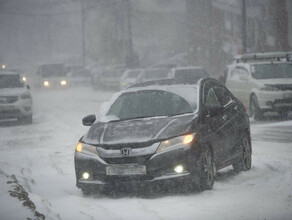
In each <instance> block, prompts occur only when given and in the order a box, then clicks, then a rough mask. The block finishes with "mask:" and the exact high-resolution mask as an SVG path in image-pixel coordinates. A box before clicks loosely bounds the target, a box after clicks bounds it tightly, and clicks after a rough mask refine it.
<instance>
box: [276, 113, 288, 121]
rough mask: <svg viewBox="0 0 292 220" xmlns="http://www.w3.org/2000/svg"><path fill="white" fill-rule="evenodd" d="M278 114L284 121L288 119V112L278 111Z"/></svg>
mask: <svg viewBox="0 0 292 220" xmlns="http://www.w3.org/2000/svg"><path fill="white" fill-rule="evenodd" d="M278 114H279V115H280V117H281V118H282V119H284V120H287V119H288V112H287V111H279V112H278Z"/></svg>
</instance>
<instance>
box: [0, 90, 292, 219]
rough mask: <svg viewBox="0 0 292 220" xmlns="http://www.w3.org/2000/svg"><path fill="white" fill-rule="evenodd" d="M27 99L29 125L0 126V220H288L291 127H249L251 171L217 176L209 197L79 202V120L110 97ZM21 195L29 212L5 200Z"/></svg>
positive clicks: (79, 93)
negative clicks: (76, 167)
mask: <svg viewBox="0 0 292 220" xmlns="http://www.w3.org/2000/svg"><path fill="white" fill-rule="evenodd" d="M32 92H33V98H34V113H35V114H34V123H33V124H32V125H18V124H17V123H16V124H15V123H9V124H6V123H2V124H0V140H1V142H0V184H1V185H0V220H2V219H3V220H10V219H13V220H14V219H26V218H27V217H28V218H32V219H37V218H39V219H42V218H43V217H42V215H41V214H43V215H44V216H45V218H46V219H65V220H67V219H68V220H74V219H78V220H79V219H226V220H227V219H266V220H269V219H271V220H275V219H287V220H288V219H292V217H291V216H292V120H289V121H275V120H274V121H270V122H268V121H264V122H252V139H253V140H252V144H253V166H252V169H251V170H250V171H249V172H241V173H239V174H235V173H234V172H233V170H232V169H231V168H226V169H224V170H222V171H220V172H219V173H218V174H217V177H216V181H215V184H214V188H213V190H212V191H205V192H200V193H198V192H195V193H168V194H160V195H159V196H155V195H153V194H152V195H151V196H145V195H144V196H143V195H135V194H131V193H128V194H122V195H119V196H114V195H102V196H92V197H84V196H83V195H82V193H81V191H80V190H79V189H77V188H76V186H75V174H74V161H73V159H74V158H73V155H74V149H75V145H76V143H77V141H78V139H79V138H80V136H81V135H82V134H84V133H85V131H86V130H87V129H88V128H87V127H83V126H82V125H81V119H82V117H83V116H86V115H88V114H90V113H97V112H98V109H99V106H100V104H101V103H102V102H103V101H105V100H107V99H108V98H109V97H110V96H111V92H101V91H93V90H91V89H90V88H79V89H72V88H71V89H69V90H61V91H32ZM22 190H23V191H26V192H28V195H27V198H28V199H29V200H30V201H31V203H33V204H34V205H35V208H34V207H33V205H30V206H23V205H22V203H23V201H27V198H26V199H25V198H24V200H23V201H21V202H20V201H19V200H18V199H17V198H16V197H17V196H16V197H11V196H9V194H10V193H9V192H8V191H12V192H14V194H13V193H12V195H14V196H15V192H21V191H22ZM22 194H25V193H22ZM18 197H19V195H18ZM20 199H21V198H20ZM22 199H23V198H22ZM26 203H29V202H26ZM28 207H30V209H28ZM34 211H37V213H36V214H37V215H38V214H39V215H38V216H39V217H36V215H35V214H34V213H33V212H34Z"/></svg>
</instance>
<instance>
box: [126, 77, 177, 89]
mask: <svg viewBox="0 0 292 220" xmlns="http://www.w3.org/2000/svg"><path fill="white" fill-rule="evenodd" d="M174 83H175V81H174V79H159V80H153V81H147V82H141V83H137V84H133V85H131V86H129V87H127V89H128V88H135V87H146V86H152V85H173V84H174Z"/></svg>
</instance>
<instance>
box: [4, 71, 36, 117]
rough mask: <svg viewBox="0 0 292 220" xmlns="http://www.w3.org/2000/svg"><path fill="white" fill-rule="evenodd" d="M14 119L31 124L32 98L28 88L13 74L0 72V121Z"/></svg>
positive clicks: (17, 75) (16, 74)
mask: <svg viewBox="0 0 292 220" xmlns="http://www.w3.org/2000/svg"><path fill="white" fill-rule="evenodd" d="M11 118H16V119H18V120H19V121H21V122H25V123H32V98H31V94H30V92H29V86H28V85H26V84H25V83H24V82H23V80H22V78H21V77H20V75H19V74H18V73H15V72H10V71H1V72H0V119H11Z"/></svg>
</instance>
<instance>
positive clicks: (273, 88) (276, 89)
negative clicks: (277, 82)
mask: <svg viewBox="0 0 292 220" xmlns="http://www.w3.org/2000/svg"><path fill="white" fill-rule="evenodd" d="M260 90H263V91H279V90H280V89H278V88H277V87H274V86H267V85H265V86H264V87H262V88H261V89H260Z"/></svg>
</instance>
